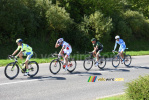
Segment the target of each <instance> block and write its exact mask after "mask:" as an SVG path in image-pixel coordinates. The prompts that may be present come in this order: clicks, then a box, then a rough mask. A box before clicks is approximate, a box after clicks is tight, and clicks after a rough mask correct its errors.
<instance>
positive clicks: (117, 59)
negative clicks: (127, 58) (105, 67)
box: [112, 56, 120, 68]
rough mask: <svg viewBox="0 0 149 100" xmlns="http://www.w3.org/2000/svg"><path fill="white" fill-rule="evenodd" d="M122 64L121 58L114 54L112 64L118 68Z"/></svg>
mask: <svg viewBox="0 0 149 100" xmlns="http://www.w3.org/2000/svg"><path fill="white" fill-rule="evenodd" d="M119 64H120V58H119V57H118V56H114V57H113V58H112V65H113V67H115V68H117V67H118V66H119Z"/></svg>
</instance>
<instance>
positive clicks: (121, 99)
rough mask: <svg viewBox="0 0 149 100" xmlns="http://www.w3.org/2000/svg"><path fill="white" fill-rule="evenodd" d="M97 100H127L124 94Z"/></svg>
mask: <svg viewBox="0 0 149 100" xmlns="http://www.w3.org/2000/svg"><path fill="white" fill-rule="evenodd" d="M98 100H128V99H126V96H125V94H123V95H117V96H113V97H107V98H102V99H98Z"/></svg>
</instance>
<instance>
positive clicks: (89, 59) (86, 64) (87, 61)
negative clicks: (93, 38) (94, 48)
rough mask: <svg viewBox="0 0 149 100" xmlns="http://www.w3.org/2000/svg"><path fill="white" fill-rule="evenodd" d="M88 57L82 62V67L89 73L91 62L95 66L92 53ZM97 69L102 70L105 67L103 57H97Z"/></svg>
mask: <svg viewBox="0 0 149 100" xmlns="http://www.w3.org/2000/svg"><path fill="white" fill-rule="evenodd" d="M89 54H90V56H89V57H87V58H86V59H85V60H84V63H83V66H84V69H85V70H87V71H89V70H90V69H91V68H92V67H93V62H94V64H95V59H94V58H93V52H89ZM98 63H99V64H98V67H99V68H100V69H103V68H104V67H105V66H106V58H104V57H103V56H101V57H99V61H98Z"/></svg>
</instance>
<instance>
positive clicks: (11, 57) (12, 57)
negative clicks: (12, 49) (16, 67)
mask: <svg viewBox="0 0 149 100" xmlns="http://www.w3.org/2000/svg"><path fill="white" fill-rule="evenodd" d="M8 58H9V59H10V60H12V59H13V60H15V61H17V58H15V56H12V55H9V56H8Z"/></svg>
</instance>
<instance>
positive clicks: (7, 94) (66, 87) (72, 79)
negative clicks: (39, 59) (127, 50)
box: [0, 56, 149, 100]
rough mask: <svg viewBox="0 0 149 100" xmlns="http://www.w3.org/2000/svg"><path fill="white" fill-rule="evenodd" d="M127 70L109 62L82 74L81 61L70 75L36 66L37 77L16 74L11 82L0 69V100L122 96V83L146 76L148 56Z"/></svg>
mask: <svg viewBox="0 0 149 100" xmlns="http://www.w3.org/2000/svg"><path fill="white" fill-rule="evenodd" d="M132 58H133V59H132V64H131V67H130V68H127V67H125V66H124V65H122V64H120V66H119V67H118V69H115V68H113V66H112V63H111V61H108V62H107V65H106V67H105V69H104V70H99V68H98V67H93V68H92V69H91V70H90V71H85V69H84V68H83V61H77V68H76V70H75V71H74V72H73V73H72V74H70V73H68V72H65V71H64V70H63V69H61V71H60V72H59V73H58V74H57V75H53V74H51V73H50V71H49V64H48V63H47V64H39V66H40V70H39V73H38V74H37V75H36V76H35V77H34V78H30V77H28V76H27V77H25V76H23V74H22V73H19V75H18V77H17V78H15V79H14V80H9V79H7V78H6V77H5V75H4V67H2V68H0V100H95V99H96V98H99V97H104V96H109V95H114V94H118V93H123V92H124V91H125V89H126V87H125V83H126V82H129V81H131V80H133V79H135V78H137V77H138V76H139V75H143V76H144V75H146V74H149V56H136V57H132ZM90 76H97V80H96V82H87V81H88V79H89V77H90ZM99 78H124V81H98V79H99Z"/></svg>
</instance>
